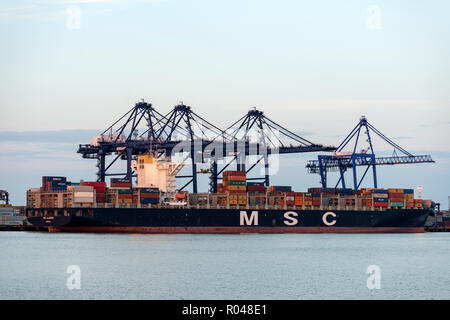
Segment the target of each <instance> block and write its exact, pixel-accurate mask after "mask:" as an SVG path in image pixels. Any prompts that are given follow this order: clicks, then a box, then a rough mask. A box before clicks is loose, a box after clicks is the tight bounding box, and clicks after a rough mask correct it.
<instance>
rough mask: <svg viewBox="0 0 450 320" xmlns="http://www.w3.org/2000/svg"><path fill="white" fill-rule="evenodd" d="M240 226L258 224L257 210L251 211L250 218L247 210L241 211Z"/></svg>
mask: <svg viewBox="0 0 450 320" xmlns="http://www.w3.org/2000/svg"><path fill="white" fill-rule="evenodd" d="M240 224H241V226H243V225H244V224H245V225H248V226H249V225H251V224H253V225H255V226H257V225H258V211H252V213H251V215H250V218H249V217H248V215H247V211H241V219H240Z"/></svg>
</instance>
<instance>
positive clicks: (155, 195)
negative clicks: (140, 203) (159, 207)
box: [141, 192, 159, 198]
mask: <svg viewBox="0 0 450 320" xmlns="http://www.w3.org/2000/svg"><path fill="white" fill-rule="evenodd" d="M141 198H159V192H146V193H144V192H141Z"/></svg>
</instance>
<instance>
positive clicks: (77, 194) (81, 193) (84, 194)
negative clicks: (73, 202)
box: [74, 191, 94, 198]
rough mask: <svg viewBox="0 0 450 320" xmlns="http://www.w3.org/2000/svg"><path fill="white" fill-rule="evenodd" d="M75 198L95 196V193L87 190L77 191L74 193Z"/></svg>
mask: <svg viewBox="0 0 450 320" xmlns="http://www.w3.org/2000/svg"><path fill="white" fill-rule="evenodd" d="M74 198H94V193H93V192H86V191H76V192H75V193H74Z"/></svg>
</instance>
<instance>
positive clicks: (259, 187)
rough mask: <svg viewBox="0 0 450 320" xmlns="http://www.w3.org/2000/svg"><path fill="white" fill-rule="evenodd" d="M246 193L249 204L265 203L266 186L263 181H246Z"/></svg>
mask: <svg viewBox="0 0 450 320" xmlns="http://www.w3.org/2000/svg"><path fill="white" fill-rule="evenodd" d="M247 194H248V202H249V204H250V205H258V206H261V205H265V203H266V187H265V186H264V183H263V182H247Z"/></svg>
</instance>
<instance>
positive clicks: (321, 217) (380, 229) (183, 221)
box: [27, 208, 430, 234]
mask: <svg viewBox="0 0 450 320" xmlns="http://www.w3.org/2000/svg"><path fill="white" fill-rule="evenodd" d="M30 210H31V211H30V212H27V214H28V221H29V222H30V223H31V224H33V225H35V226H42V227H47V228H48V230H49V231H50V232H95V233H192V234H199V233H219V234H239V233H420V232H424V225H425V220H426V219H427V217H428V215H429V213H430V210H426V209H421V210H416V209H415V210H407V209H395V210H394V209H393V210H385V211H354V210H334V211H331V210H287V209H277V210H255V209H159V208H158V209H156V208H155V209H149V208H146V209H144V208H90V209H86V208H84V209H77V208H67V209H66V210H65V211H66V213H65V215H56V216H48V213H44V212H45V209H30ZM36 210H42V212H41V213H42V214H41V215H39V216H36ZM48 211H52V212H53V211H54V210H48ZM46 214H47V215H46Z"/></svg>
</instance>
